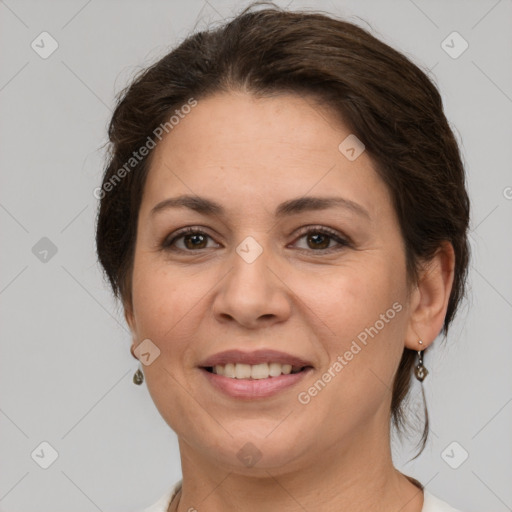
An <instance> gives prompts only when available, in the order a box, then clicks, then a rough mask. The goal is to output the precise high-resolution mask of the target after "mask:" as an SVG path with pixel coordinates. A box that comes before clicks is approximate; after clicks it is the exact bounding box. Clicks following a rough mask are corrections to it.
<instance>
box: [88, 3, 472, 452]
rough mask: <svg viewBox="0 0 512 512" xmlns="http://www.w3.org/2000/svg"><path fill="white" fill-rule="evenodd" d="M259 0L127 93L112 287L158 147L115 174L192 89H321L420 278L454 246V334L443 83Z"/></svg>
mask: <svg viewBox="0 0 512 512" xmlns="http://www.w3.org/2000/svg"><path fill="white" fill-rule="evenodd" d="M256 5H257V4H256ZM253 7H254V4H253V5H252V6H249V8H247V9H245V10H244V11H243V12H242V13H241V14H240V15H238V16H237V17H236V18H234V19H233V20H232V21H230V22H228V23H226V24H225V25H223V26H221V27H220V28H216V29H214V30H209V31H205V32H198V33H195V34H193V35H191V36H190V37H188V38H187V39H186V40H185V41H184V42H182V43H181V44H180V45H179V46H178V47H177V48H175V49H174V50H173V51H171V52H170V53H168V54H167V55H165V56H164V57H163V58H162V59H161V60H159V61H158V62H156V63H155V64H153V65H151V66H150V67H148V68H147V69H145V70H143V72H142V73H140V74H139V75H138V76H137V77H136V78H135V79H134V80H133V82H132V84H131V85H130V86H129V87H127V88H126V89H125V90H124V91H122V93H121V94H120V97H119V98H118V102H117V106H116V109H115V111H114V113H113V116H112V120H111V122H110V126H109V132H108V133H109V138H110V154H109V160H108V164H107V167H106V170H105V174H104V177H103V185H102V189H101V194H100V198H101V202H100V205H99V211H98V219H97V233H96V243H97V251H98V257H99V261H100V263H101V265H102V266H103V268H104V271H105V274H106V276H107V278H108V280H109V282H110V285H111V286H112V289H113V291H114V294H115V295H116V297H118V298H121V299H122V302H123V305H124V307H125V308H131V274H132V267H133V256H134V248H135V241H136V229H137V217H138V211H139V207H140V203H141V197H142V192H143V189H144V183H145V179H146V176H147V173H148V169H149V166H150V156H151V153H150V154H149V155H148V156H146V157H144V158H141V159H140V161H137V163H136V164H134V165H133V170H131V169H128V171H131V172H128V171H126V172H124V173H122V175H123V177H122V179H117V180H115V178H119V176H120V174H121V173H120V172H119V171H120V169H121V168H123V166H124V169H125V170H126V162H128V161H129V160H130V158H132V155H133V152H134V151H136V150H137V149H139V148H141V147H142V146H144V145H145V144H147V141H148V140H149V139H150V138H151V136H152V134H154V133H155V128H157V127H158V126H159V125H163V124H164V123H166V122H168V120H169V117H170V115H172V113H173V112H175V109H177V108H180V107H181V106H182V105H185V104H187V103H188V102H190V99H191V98H196V99H199V100H200V99H201V98H205V97H206V96H208V95H211V94H214V93H217V92H229V91H234V90H243V91H246V92H248V93H250V94H254V95H261V96H265V95H271V94H273V93H280V92H291V93H296V94H300V95H307V96H309V97H315V98H317V99H321V100H322V103H323V104H324V105H327V107H328V108H329V109H330V111H331V112H333V113H334V114H336V115H338V116H339V117H340V119H342V120H343V123H344V124H345V126H347V128H349V129H350V131H351V132H352V133H353V134H355V135H356V136H357V137H358V138H359V139H360V140H361V141H362V142H363V143H364V144H365V146H366V151H367V152H368V154H369V155H370V157H371V159H372V161H373V163H374V166H375V169H376V171H377V172H378V173H379V175H380V176H381V177H382V179H383V180H384V181H385V183H386V184H387V186H388V188H389V190H390V193H391V195H392V198H393V203H394V207H395V210H396V212H397V215H398V218H399V222H400V227H401V232H402V235H403V238H404V241H405V247H406V259H407V276H408V278H409V279H410V282H414V280H415V279H417V278H418V271H419V269H420V268H421V262H424V261H428V260H429V259H431V258H432V257H433V255H434V254H435V252H436V251H437V250H438V249H439V247H440V245H441V244H442V243H443V242H444V241H448V242H450V243H451V244H452V245H453V248H454V251H455V260H456V265H455V276H454V283H453V287H452V290H451V295H450V298H449V304H448V309H447V313H446V317H445V321H444V326H443V333H444V334H445V335H446V334H447V332H448V326H449V324H450V322H451V320H452V318H453V316H454V314H455V311H456V310H457V307H458V305H459V303H460V300H461V298H462V297H463V295H464V289H465V281H466V275H467V267H468V258H469V246H468V242H467V228H468V222H469V199H468V195H467V192H466V188H465V176H464V167H463V164H462V161H461V156H460V153H459V148H458V145H457V142H456V139H455V137H454V134H453V132H452V130H451V129H450V126H449V123H448V121H447V119H446V117H445V115H444V112H443V106H442V100H441V97H440V95H439V92H438V90H437V89H436V87H435V85H434V84H433V83H432V82H431V80H430V79H429V78H428V76H427V75H426V74H425V73H424V72H423V71H422V70H421V69H420V68H419V67H418V66H416V65H415V64H413V63H412V62H411V61H410V60H409V59H407V58H406V57H405V56H404V55H402V54H401V53H399V52H398V51H396V50H394V49H393V48H391V47H389V46H388V45H386V44H384V43H383V42H381V41H379V40H378V39H376V38H375V37H374V36H372V35H371V34H370V33H369V32H368V31H366V30H364V29H362V28H360V27H358V26H356V25H354V24H352V23H349V22H346V21H342V20H339V19H335V18H334V17H332V16H327V15H324V14H322V13H312V12H309V13H306V12H290V11H284V10H281V9H280V8H279V7H277V6H274V5H272V6H271V7H269V8H266V9H263V10H254V9H253ZM108 184H110V186H107V185H108ZM107 191H108V193H107ZM415 357H416V352H415V351H412V350H409V349H407V348H405V349H404V352H403V355H402V359H401V362H400V365H399V368H398V371H397V375H396V377H395V381H394V387H393V394H392V404H391V414H392V419H393V423H394V425H395V426H396V427H397V429H398V432H399V433H400V431H401V430H402V429H403V427H404V426H405V424H406V415H405V412H404V402H405V400H404V399H405V398H406V397H407V395H408V393H409V390H410V384H411V375H412V367H413V365H414V361H415ZM422 392H423V388H422ZM423 398H425V397H424V394H423ZM424 412H425V425H424V429H423V435H422V437H421V441H420V443H421V450H420V452H419V453H421V451H422V450H423V448H424V446H425V443H426V441H427V436H428V413H427V409H426V404H425V405H424ZM419 453H418V455H419Z"/></svg>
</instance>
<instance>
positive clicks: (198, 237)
mask: <svg viewBox="0 0 512 512" xmlns="http://www.w3.org/2000/svg"><path fill="white" fill-rule="evenodd" d="M208 238H210V239H212V238H211V236H210V235H208V234H207V233H205V232H204V231H201V230H199V229H197V228H191V227H189V228H184V229H181V230H180V231H178V232H177V233H174V234H173V235H172V237H171V238H169V239H166V240H164V242H163V243H162V249H165V250H169V251H173V250H174V251H193V250H196V249H208V247H207V246H206V244H207V240H208ZM181 239H183V244H184V247H183V246H182V247H180V246H179V245H178V244H177V243H176V242H178V241H181ZM212 240H213V239H212ZM217 245H218V244H217Z"/></svg>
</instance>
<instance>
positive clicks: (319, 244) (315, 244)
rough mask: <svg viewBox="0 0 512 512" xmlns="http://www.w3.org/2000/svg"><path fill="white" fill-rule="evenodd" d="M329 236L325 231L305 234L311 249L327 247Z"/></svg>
mask: <svg viewBox="0 0 512 512" xmlns="http://www.w3.org/2000/svg"><path fill="white" fill-rule="evenodd" d="M330 239H331V237H330V236H329V235H326V234H325V233H313V234H311V233H310V234H308V235H307V240H308V243H310V242H311V244H312V248H313V249H327V248H328V247H329V243H330Z"/></svg>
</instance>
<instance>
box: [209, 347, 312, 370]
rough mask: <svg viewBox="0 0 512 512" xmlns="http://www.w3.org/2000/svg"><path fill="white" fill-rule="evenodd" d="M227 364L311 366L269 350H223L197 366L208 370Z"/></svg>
mask: <svg viewBox="0 0 512 512" xmlns="http://www.w3.org/2000/svg"><path fill="white" fill-rule="evenodd" d="M228 363H233V364H234V363H242V364H250V365H254V364H260V363H281V364H291V365H292V366H299V367H303V366H312V364H311V363H310V362H309V361H306V360H305V359H302V358H300V357H297V356H293V355H291V354H286V353H285V352H279V351H278V350H271V349H261V350H254V351H252V352H243V351H242V350H236V349H235V350H225V351H224V352H218V353H217V354H214V355H212V356H210V357H208V358H207V359H205V360H204V361H202V362H201V363H200V364H199V366H200V367H203V368H209V367H213V366H216V365H226V364H228Z"/></svg>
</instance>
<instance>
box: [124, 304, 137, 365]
mask: <svg viewBox="0 0 512 512" xmlns="http://www.w3.org/2000/svg"><path fill="white" fill-rule="evenodd" d="M123 308H124V318H125V320H126V323H127V324H128V327H130V331H131V333H132V346H131V347H130V352H131V354H132V356H133V357H134V358H135V359H137V360H138V357H137V356H136V355H135V353H134V349H135V345H136V340H137V334H136V333H137V324H136V322H135V315H134V314H133V308H132V307H131V306H130V305H129V304H123Z"/></svg>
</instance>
